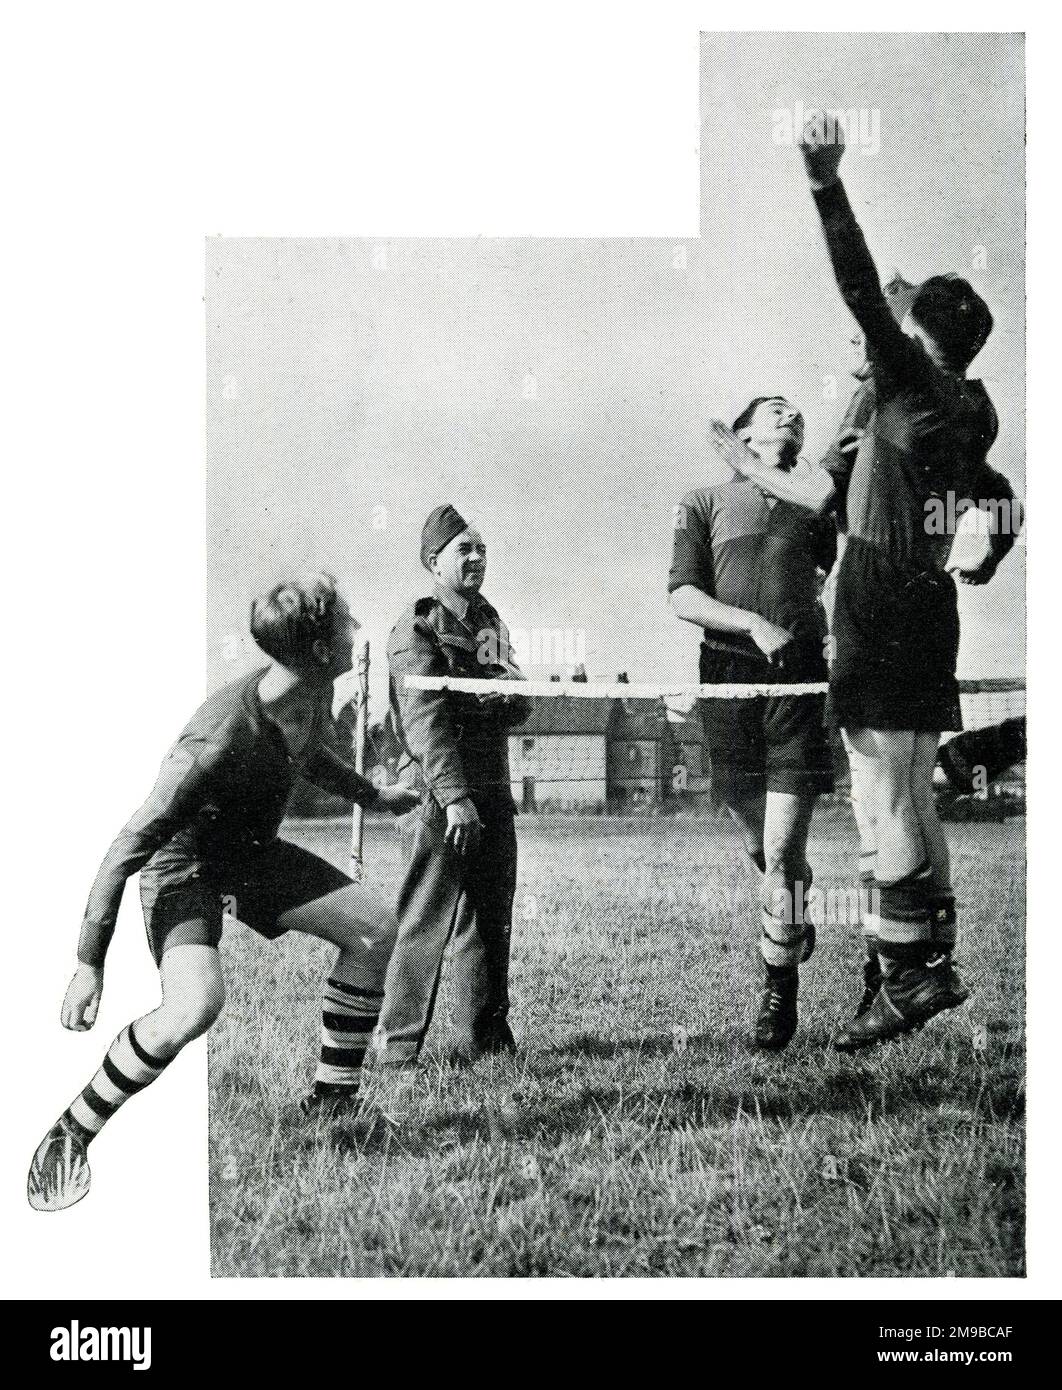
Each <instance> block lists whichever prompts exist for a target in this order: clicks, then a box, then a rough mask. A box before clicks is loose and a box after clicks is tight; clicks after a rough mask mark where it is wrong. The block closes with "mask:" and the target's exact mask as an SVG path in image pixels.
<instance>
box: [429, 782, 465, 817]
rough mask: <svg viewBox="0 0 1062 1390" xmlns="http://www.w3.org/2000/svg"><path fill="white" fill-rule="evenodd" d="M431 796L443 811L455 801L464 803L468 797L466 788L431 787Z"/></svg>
mask: <svg viewBox="0 0 1062 1390" xmlns="http://www.w3.org/2000/svg"><path fill="white" fill-rule="evenodd" d="M431 794H432V796H434V798H435V800H436V801H437V802H438V803H439V805H440V806H441V807H442V808H443V810H444V811H445V810H446V808H447V806H452V805H453V804H454V802H455V801H465V800H466V799H467V797H468V788H467V787H432V789H431Z"/></svg>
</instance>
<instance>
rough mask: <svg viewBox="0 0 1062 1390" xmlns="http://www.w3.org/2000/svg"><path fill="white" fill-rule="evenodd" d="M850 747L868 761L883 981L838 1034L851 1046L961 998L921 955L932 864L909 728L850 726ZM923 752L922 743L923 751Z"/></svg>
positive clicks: (925, 950)
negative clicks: (916, 789) (918, 804)
mask: <svg viewBox="0 0 1062 1390" xmlns="http://www.w3.org/2000/svg"><path fill="white" fill-rule="evenodd" d="M848 734H849V738H850V739H851V741H852V744H853V746H854V747H855V748H856V750H857V751H858V752H860V753H862V754H864V755H865V756H866V757H868V758H869V759H870V760H871V768H872V772H873V777H874V813H875V825H876V833H877V850H878V858H877V879H876V890H877V904H878V916H877V927H876V934H877V937H878V959H879V961H880V963H881V970H882V985H881V988H880V989H879V990H878V992H877V995H876V996H875V999H874V1002H873V1003H872V1004H871V1006H870V1007H869V1008H868V1009H867V1010H866V1012H865V1013H863V1014H862V1015H860V1016H858V1017H856V1018H855V1019H854V1020H853V1022H852V1023H851V1024H850V1025H849V1026H848V1027H847V1028H846V1029H844V1030H842V1032H841V1033H840V1034H839V1035H838V1038H837V1046H838V1047H839V1048H841V1049H842V1050H853V1049H855V1048H858V1047H864V1046H867V1045H868V1044H870V1043H874V1042H879V1041H882V1040H883V1039H885V1038H889V1037H894V1036H896V1035H897V1034H899V1033H903V1032H908V1031H909V1030H910V1029H911V1028H916V1027H920V1026H921V1025H922V1024H923V1023H925V1022H926V1021H927V1020H928V1019H930V1018H932V1017H933V1016H934V1014H937V1013H940V1012H941V1011H942V1010H943V1009H947V1008H953V1007H954V1006H955V1005H956V1004H958V1003H961V1002H962V999H963V998H964V997H965V994H964V993H963V994H962V995H961V996H960V994H959V993H958V991H956V990H954V989H952V988H951V987H950V985H949V982H948V979H947V978H946V977H944V975H943V974H942V972H933V971H932V970H931V969H930V968H929V966H928V961H929V959H930V957H931V955H932V952H933V945H932V919H931V915H930V903H931V898H932V884H933V879H932V867H931V864H930V860H929V853H928V845H927V840H926V837H925V835H924V833H923V830H922V822H921V819H920V816H919V812H918V809H917V808H916V806H915V799H914V782H915V746H916V741H917V739H918V735H916V734H915V733H914V732H913V731H911V730H869V729H850V730H849V731H848ZM922 752H923V754H924V753H926V752H928V743H927V745H926V747H925V748H923V750H922Z"/></svg>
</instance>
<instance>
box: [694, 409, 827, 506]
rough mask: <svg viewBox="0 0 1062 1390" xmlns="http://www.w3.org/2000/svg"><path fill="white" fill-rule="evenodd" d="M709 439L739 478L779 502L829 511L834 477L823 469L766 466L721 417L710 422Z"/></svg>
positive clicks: (720, 456) (721, 458) (722, 459)
mask: <svg viewBox="0 0 1062 1390" xmlns="http://www.w3.org/2000/svg"><path fill="white" fill-rule="evenodd" d="M708 442H709V444H711V446H712V448H713V449H714V450H715V452H716V454H717V455H718V457H719V459H720V460H721V461H722V462H723V463H725V464H726V465H727V466H728V467H729V468H732V469H733V470H734V472H735V473H737V474H738V475H739V477H742V478H748V479H749V480H750V481H752V482H754V483H756V484H757V486H759V487H761V488H762V489H763V491H764V492H769V493H770V494H771V496H772V497H777V498H779V500H780V501H782V502H791V503H792V504H793V505H794V506H795V507H805V508H806V509H807V510H808V511H811V512H815V513H816V514H818V515H822V514H823V513H824V512H828V511H829V510H830V508H831V506H832V505H833V503H834V499H835V496H836V489H835V486H834V480H833V478H832V477H831V476H830V474H829V473H827V471H826V470H825V469H824V468H811V469H808V470H807V472H800V473H795V472H787V471H786V470H785V469H783V468H769V467H767V465H766V464H764V463H763V462H762V461H761V459H760V458H759V456H758V455H757V454H755V453H754V452H753V451H752V450H751V449H750V448H749V446H748V445H747V444H746V443H745V442H744V440H742V439H739V438H738V437H737V435H736V434H735V433H734V431H733V430H732V429H730V428H729V426H727V425H724V424H723V422H722V421H721V420H713V421H712V422H711V424H710V425H709V427H708Z"/></svg>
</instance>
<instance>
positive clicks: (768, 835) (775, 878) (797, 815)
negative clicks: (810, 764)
mask: <svg viewBox="0 0 1062 1390" xmlns="http://www.w3.org/2000/svg"><path fill="white" fill-rule="evenodd" d="M814 804H815V797H814V796H813V795H809V794H808V793H807V792H800V793H793V792H785V791H773V790H771V791H768V793H767V797H766V813H765V817H764V828H763V853H764V861H765V871H764V875H763V878H762V880H761V882H760V954H761V956H762V957H763V962H764V968H765V974H766V980H765V985H764V992H763V997H762V999H761V1002H760V1012H759V1016H758V1018H757V1020H756V1044H757V1046H758V1047H761V1048H766V1049H768V1050H771V1051H776V1050H778V1049H780V1048H783V1047H785V1046H786V1044H787V1043H788V1042H789V1041H790V1039H791V1038H792V1036H793V1034H794V1033H795V1032H796V1026H797V987H798V974H799V967H800V964H801V961H802V960H806V959H807V957H808V956H809V955H810V946H811V945H812V941H813V938H811V936H810V932H811V930H812V927H811V918H810V916H809V915H808V911H807V895H808V893H809V891H810V888H811V872H810V869H809V867H808V863H807V841H808V828H809V826H810V824H811V813H812V810H813V808H814Z"/></svg>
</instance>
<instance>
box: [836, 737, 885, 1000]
mask: <svg viewBox="0 0 1062 1390" xmlns="http://www.w3.org/2000/svg"><path fill="white" fill-rule="evenodd" d="M841 740H842V742H843V743H844V750H845V753H846V755H847V757H848V768H849V772H850V774H851V779H852V791H851V797H852V813H853V815H854V816H855V822H856V832H857V834H858V836H859V916H860V926H861V928H862V936H863V949H864V954H865V959H864V962H863V995H862V998H861V999H860V1001H859V1005H858V1007H857V1009H856V1016H857V1017H858V1016H859V1015H860V1014H862V1013H865V1012H866V1011H867V1009H869V1008H870V1006H871V1004H872V1003H873V1002H874V996H875V994H877V992H878V989H879V987H880V985H881V964H880V962H879V961H878V939H877V936H876V935H875V928H876V926H877V917H876V914H875V913H874V912H873V911H872V905H873V903H874V901H875V898H876V890H875V881H874V880H875V871H876V868H877V840H876V837H875V832H874V767H873V763H872V762H871V760H870V759H869V758H868V757H866V755H865V754H863V753H860V752H859V751H858V750H857V749H856V748H855V747H854V745H853V743H852V741H851V739H850V738H849V737H848V735H847V734H846V733H845V732H844V730H842V731H841Z"/></svg>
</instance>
